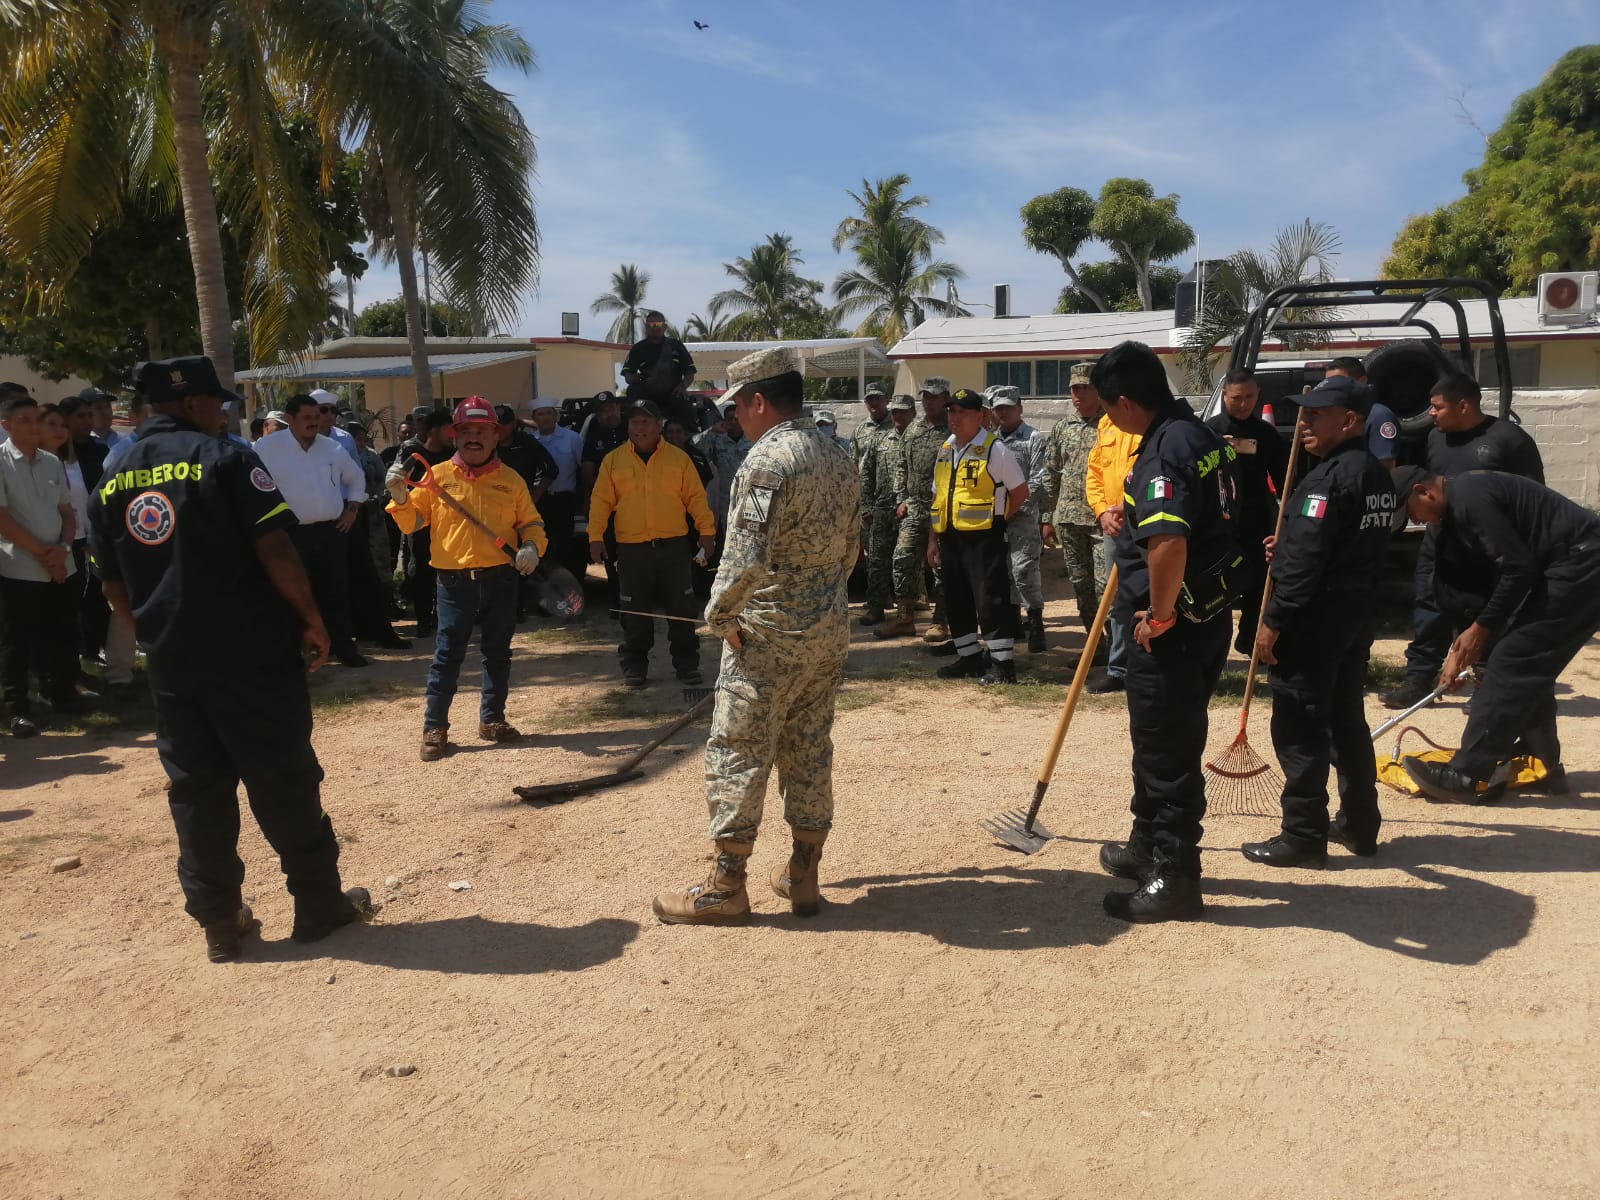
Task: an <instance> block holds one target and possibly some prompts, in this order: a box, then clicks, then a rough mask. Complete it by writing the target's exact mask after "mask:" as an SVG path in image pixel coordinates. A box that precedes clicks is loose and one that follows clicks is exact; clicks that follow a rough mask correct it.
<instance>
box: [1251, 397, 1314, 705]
mask: <svg viewBox="0 0 1600 1200" xmlns="http://www.w3.org/2000/svg"><path fill="white" fill-rule="evenodd" d="M1302 415H1303V414H1302V413H1301V412H1300V411H1299V410H1298V409H1297V410H1296V411H1295V418H1294V433H1293V434H1292V435H1291V439H1292V440H1291V441H1290V443H1289V462H1288V464H1287V465H1286V466H1285V467H1284V468H1283V491H1282V492H1281V493H1280V494H1279V496H1278V519H1277V520H1276V521H1275V522H1273V525H1272V546H1273V549H1274V551H1276V549H1277V546H1278V535H1279V534H1281V533H1282V532H1283V514H1284V513H1286V512H1287V511H1288V510H1289V497H1290V496H1292V495H1294V469H1295V467H1297V466H1299V464H1300V420H1301V417H1302ZM1271 600H1272V570H1271V567H1270V566H1269V567H1268V569H1267V581H1266V582H1265V583H1264V584H1262V585H1261V607H1260V608H1258V609H1256V616H1257V622H1258V623H1259V621H1260V616H1261V614H1262V613H1265V612H1266V611H1267V604H1268V603H1269V602H1270V601H1271ZM1260 665H1261V655H1260V653H1259V652H1257V650H1256V648H1255V647H1254V646H1251V647H1250V670H1249V672H1248V673H1247V674H1246V675H1245V677H1244V704H1243V705H1241V706H1240V708H1239V732H1240V733H1241V734H1242V733H1243V732H1244V729H1245V726H1246V725H1247V724H1248V723H1249V721H1250V700H1251V698H1252V697H1254V696H1255V694H1256V669H1257V668H1258V667H1259V666H1260Z"/></svg>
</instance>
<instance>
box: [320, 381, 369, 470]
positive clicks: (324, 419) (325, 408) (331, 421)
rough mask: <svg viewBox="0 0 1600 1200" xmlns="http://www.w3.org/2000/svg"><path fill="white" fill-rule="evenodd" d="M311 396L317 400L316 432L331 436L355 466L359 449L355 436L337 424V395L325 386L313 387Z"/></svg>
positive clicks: (358, 464)
mask: <svg viewBox="0 0 1600 1200" xmlns="http://www.w3.org/2000/svg"><path fill="white" fill-rule="evenodd" d="M311 398H312V399H313V400H315V401H316V402H317V419H318V422H319V423H318V425H317V432H318V433H320V434H321V435H322V436H323V437H325V438H331V439H332V440H333V442H334V444H336V445H337V446H338V447H339V449H341V450H343V451H344V452H345V453H346V454H348V455H349V456H350V457H351V459H352V460H354V462H355V464H356V466H358V467H359V466H360V465H361V449H360V447H358V446H357V445H356V440H355V438H353V437H351V436H350V433H349V431H347V430H345V429H343V428H341V427H340V425H339V397H337V396H335V395H334V394H333V393H332V392H330V391H328V390H327V389H326V388H313V389H312V391H311Z"/></svg>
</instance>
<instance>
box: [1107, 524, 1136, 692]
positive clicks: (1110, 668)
mask: <svg viewBox="0 0 1600 1200" xmlns="http://www.w3.org/2000/svg"><path fill="white" fill-rule="evenodd" d="M1101 545H1102V551H1103V553H1104V554H1105V562H1106V570H1107V571H1108V572H1109V571H1110V570H1111V564H1112V563H1114V562H1116V561H1117V539H1116V538H1114V537H1111V536H1109V535H1105V536H1103V537H1102V539H1101ZM1132 626H1133V613H1132V611H1131V610H1130V609H1129V608H1128V606H1127V605H1126V604H1124V603H1123V602H1122V589H1121V588H1120V587H1119V588H1118V589H1117V599H1115V600H1113V601H1112V602H1111V616H1110V619H1109V620H1107V621H1106V627H1107V630H1108V632H1109V633H1110V634H1111V649H1110V650H1109V651H1108V652H1107V655H1106V674H1107V675H1110V676H1111V677H1112V678H1113V679H1126V678H1127V677H1128V642H1129V641H1130V640H1131V635H1132Z"/></svg>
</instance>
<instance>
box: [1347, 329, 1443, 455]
mask: <svg viewBox="0 0 1600 1200" xmlns="http://www.w3.org/2000/svg"><path fill="white" fill-rule="evenodd" d="M1366 365H1367V382H1368V383H1369V384H1370V385H1371V386H1372V390H1373V391H1374V392H1375V393H1376V395H1377V398H1378V401H1379V402H1380V403H1382V404H1387V405H1388V406H1389V407H1390V408H1391V409H1392V410H1394V415H1395V416H1396V417H1397V418H1398V419H1399V421H1400V428H1401V429H1404V430H1406V431H1407V432H1410V433H1414V432H1416V431H1417V430H1419V429H1425V428H1427V426H1428V425H1429V424H1431V423H1432V417H1430V416H1429V415H1428V397H1429V396H1430V395H1431V394H1432V393H1433V385H1434V384H1435V383H1437V382H1438V381H1439V379H1440V378H1441V377H1443V376H1445V375H1448V374H1450V373H1451V372H1452V371H1457V370H1460V368H1459V367H1458V366H1457V365H1456V364H1455V363H1453V362H1451V360H1450V359H1449V357H1448V356H1447V355H1446V354H1445V352H1444V351H1443V349H1441V348H1440V346H1439V344H1438V343H1437V342H1435V341H1432V340H1431V339H1429V338H1406V339H1405V340H1403V341H1398V342H1390V343H1388V344H1387V345H1384V346H1380V347H1379V348H1378V349H1377V350H1374V351H1373V352H1372V354H1371V355H1370V356H1369V357H1368V358H1367V363H1366Z"/></svg>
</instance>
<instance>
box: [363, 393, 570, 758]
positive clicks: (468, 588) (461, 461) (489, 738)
mask: <svg viewBox="0 0 1600 1200" xmlns="http://www.w3.org/2000/svg"><path fill="white" fill-rule="evenodd" d="M499 438H500V429H499V424H498V419H497V418H496V416H495V411H494V409H493V408H492V407H491V406H490V404H489V402H488V401H486V400H484V399H483V398H482V397H479V396H469V397H468V398H467V399H465V400H463V401H462V402H461V403H460V404H458V405H456V411H455V439H456V452H455V455H454V457H452V458H450V459H449V460H448V461H445V462H441V463H439V464H438V465H437V466H436V467H434V468H433V484H432V486H428V485H426V484H424V485H421V486H418V487H416V488H415V489H413V490H410V491H409V492H408V490H407V488H408V484H407V481H406V478H405V464H404V463H402V462H400V461H398V460H397V461H396V462H395V465H394V466H393V467H391V468H390V470H389V474H388V475H387V476H386V477H385V486H387V488H388V490H389V496H390V499H391V500H392V501H393V503H391V504H390V505H389V508H388V512H389V514H390V515H391V516H393V517H394V521H395V524H396V525H398V526H400V531H401V532H402V533H412V532H415V531H416V530H417V529H419V528H421V527H422V526H424V525H426V526H428V527H430V528H431V529H432V531H433V537H432V538H431V539H430V542H429V548H430V551H431V558H432V563H433V570H434V578H435V580H436V583H435V588H436V607H437V610H438V620H439V628H438V634H437V637H436V640H435V641H434V648H433V664H432V665H431V666H430V667H429V668H428V700H427V704H426V706H425V707H424V709H423V717H422V761H423V762H432V761H433V760H434V759H438V758H443V757H444V755H445V754H446V753H447V752H448V751H449V749H450V736H449V733H450V702H451V701H452V700H453V699H455V694H456V680H457V678H458V677H459V676H460V674H461V663H462V661H463V660H464V659H465V658H466V657H467V644H468V642H470V641H471V640H472V626H473V625H474V624H481V625H482V627H483V633H482V635H481V639H480V643H479V645H480V648H481V649H482V651H483V695H482V698H481V700H480V701H479V704H478V736H479V737H480V738H482V739H483V740H484V741H486V742H514V741H517V740H518V739H520V738H521V737H522V734H520V733H519V732H517V730H516V729H515V728H513V727H512V726H511V725H509V724H507V723H506V695H507V693H508V692H509V691H510V689H511V633H512V631H513V629H514V628H515V627H516V623H517V576H518V575H531V574H533V572H534V571H535V570H536V569H537V568H538V566H539V556H540V555H542V554H543V553H544V552H545V548H546V546H547V545H548V542H547V541H546V539H545V533H544V522H542V521H541V520H540V519H539V511H538V510H537V509H536V508H534V506H533V500H532V498H531V497H530V496H529V495H528V485H527V484H525V483H524V482H523V481H522V476H520V475H518V474H517V473H516V472H515V471H513V470H512V469H511V468H510V467H508V466H506V465H505V464H504V463H502V462H501V461H500V459H499V458H498V457H497V456H496V452H495V447H496V443H497V442H498V441H499ZM445 497H449V498H450V499H451V500H454V501H455V502H456V504H459V505H460V506H461V508H463V509H465V510H466V511H467V512H469V513H471V514H472V516H473V517H475V518H476V519H477V521H478V522H481V523H482V524H483V525H485V526H487V527H488V528H489V529H490V530H491V531H493V535H494V536H493V537H491V536H490V535H489V534H488V533H485V532H484V531H483V529H481V528H479V527H478V525H476V524H474V522H473V521H471V520H468V519H467V518H466V517H464V516H463V515H462V514H461V513H460V512H458V511H457V510H456V508H455V507H453V506H452V505H451V504H450V503H449V502H448V501H447V500H446V499H445ZM496 539H499V540H498V542H497V541H496ZM504 546H515V547H517V550H516V558H515V559H514V560H512V559H510V558H508V557H507V552H506V550H505V549H504V548H503V547H504Z"/></svg>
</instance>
